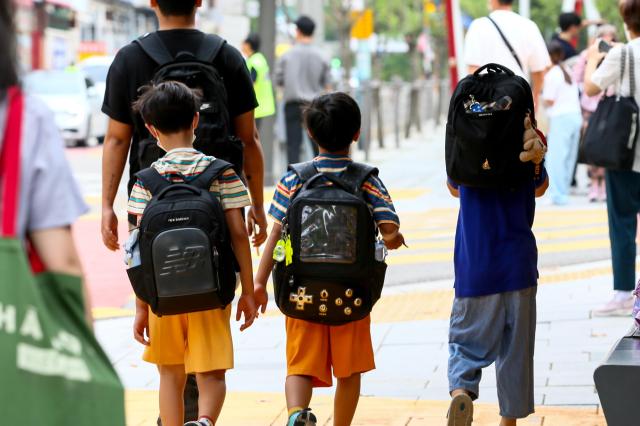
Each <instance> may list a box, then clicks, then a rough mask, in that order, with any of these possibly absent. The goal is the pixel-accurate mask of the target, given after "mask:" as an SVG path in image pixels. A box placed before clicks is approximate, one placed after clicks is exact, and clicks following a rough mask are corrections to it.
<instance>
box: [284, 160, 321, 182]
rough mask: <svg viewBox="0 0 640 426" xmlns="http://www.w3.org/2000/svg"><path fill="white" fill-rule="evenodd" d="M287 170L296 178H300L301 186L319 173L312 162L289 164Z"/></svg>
mask: <svg viewBox="0 0 640 426" xmlns="http://www.w3.org/2000/svg"><path fill="white" fill-rule="evenodd" d="M289 170H290V171H292V172H294V173H295V174H296V175H297V176H298V178H300V180H301V182H302V183H303V184H304V183H305V182H306V181H308V180H309V179H311V178H312V177H314V176H315V175H317V174H318V173H320V172H319V171H318V169H316V166H315V165H314V164H313V161H306V162H304V163H296V164H291V165H290V166H289Z"/></svg>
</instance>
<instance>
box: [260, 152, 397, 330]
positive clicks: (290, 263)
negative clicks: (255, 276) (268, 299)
mask: <svg viewBox="0 0 640 426" xmlns="http://www.w3.org/2000/svg"><path fill="white" fill-rule="evenodd" d="M289 169H290V170H292V171H294V172H295V173H296V174H297V175H298V177H299V178H300V180H301V181H302V187H301V188H300V189H299V190H298V191H297V192H296V194H294V195H293V196H292V198H291V204H290V207H289V209H288V210H287V215H286V218H285V220H284V221H283V224H282V226H283V228H282V229H283V231H282V240H281V242H279V244H282V245H284V246H287V248H286V250H284V252H286V253H284V252H283V253H281V255H282V256H281V257H280V258H278V256H276V255H275V253H274V258H275V260H276V265H275V268H274V272H273V281H274V287H275V299H276V304H277V305H278V307H279V308H280V310H281V311H282V312H283V313H284V314H285V315H287V316H289V317H293V318H298V319H303V320H307V321H312V322H317V323H321V324H329V325H339V324H344V323H347V322H351V321H355V320H359V319H362V318H364V317H366V316H367V315H368V314H369V313H370V312H371V309H372V308H373V305H374V304H375V303H376V302H377V301H378V299H379V298H380V293H381V291H382V286H383V284H384V276H385V272H386V267H387V266H386V264H385V263H384V256H381V257H380V256H379V257H378V259H380V260H376V237H377V226H376V223H375V221H374V219H373V214H372V212H371V209H370V208H369V206H368V205H367V203H366V201H365V199H364V194H363V191H362V185H363V184H364V182H365V181H366V180H367V178H368V177H369V176H371V175H377V173H378V171H377V170H376V169H375V168H373V167H369V166H366V165H363V164H357V163H352V164H350V165H349V166H348V167H347V169H346V170H345V171H344V172H343V173H342V175H341V176H337V175H335V174H330V173H319V172H318V171H317V169H316V168H315V166H314V165H313V162H307V163H300V164H295V165H292V166H290V168H289Z"/></svg>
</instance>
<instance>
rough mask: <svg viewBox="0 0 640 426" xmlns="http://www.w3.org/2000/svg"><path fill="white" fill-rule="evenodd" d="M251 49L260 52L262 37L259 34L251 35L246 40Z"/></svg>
mask: <svg viewBox="0 0 640 426" xmlns="http://www.w3.org/2000/svg"><path fill="white" fill-rule="evenodd" d="M244 42H245V43H247V44H248V45H249V47H251V50H253V51H254V52H258V51H259V50H260V36H259V35H258V34H257V33H251V34H249V35H248V36H247V38H246V39H245V40H244Z"/></svg>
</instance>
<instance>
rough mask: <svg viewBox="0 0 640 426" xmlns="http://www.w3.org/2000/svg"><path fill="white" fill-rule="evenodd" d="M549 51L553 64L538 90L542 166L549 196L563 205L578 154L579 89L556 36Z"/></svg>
mask: <svg viewBox="0 0 640 426" xmlns="http://www.w3.org/2000/svg"><path fill="white" fill-rule="evenodd" d="M549 55H550V56H551V62H553V67H552V68H551V69H550V70H549V72H547V74H546V75H545V77H544V90H543V92H542V101H543V102H544V106H545V107H546V108H547V116H548V117H549V135H548V137H547V140H548V146H549V151H548V153H547V158H546V167H547V171H548V173H549V180H550V186H549V193H550V194H551V200H552V201H553V203H554V204H556V205H565V204H567V203H568V201H569V188H570V186H571V179H572V175H573V170H574V167H575V165H576V161H577V158H578V143H579V141H580V128H581V126H582V113H581V110H580V92H579V91H578V85H577V84H576V83H574V82H573V81H572V80H571V76H570V75H569V72H568V71H567V69H566V67H565V65H564V64H563V63H562V61H563V60H564V56H565V50H564V47H563V46H562V44H560V43H559V42H558V41H556V40H553V41H552V42H551V43H549Z"/></svg>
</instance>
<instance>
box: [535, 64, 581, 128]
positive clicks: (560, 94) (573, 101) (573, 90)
mask: <svg viewBox="0 0 640 426" xmlns="http://www.w3.org/2000/svg"><path fill="white" fill-rule="evenodd" d="M542 99H544V100H545V101H547V100H548V101H553V105H552V106H551V107H549V108H547V114H548V115H549V117H557V116H560V115H564V114H580V92H579V91H578V85H577V84H575V83H573V82H571V83H567V81H566V80H565V78H564V73H563V72H562V69H561V68H560V66H559V65H555V66H554V67H552V68H551V69H550V70H549V71H548V72H547V74H546V75H545V76H544V88H543V90H542Z"/></svg>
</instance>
